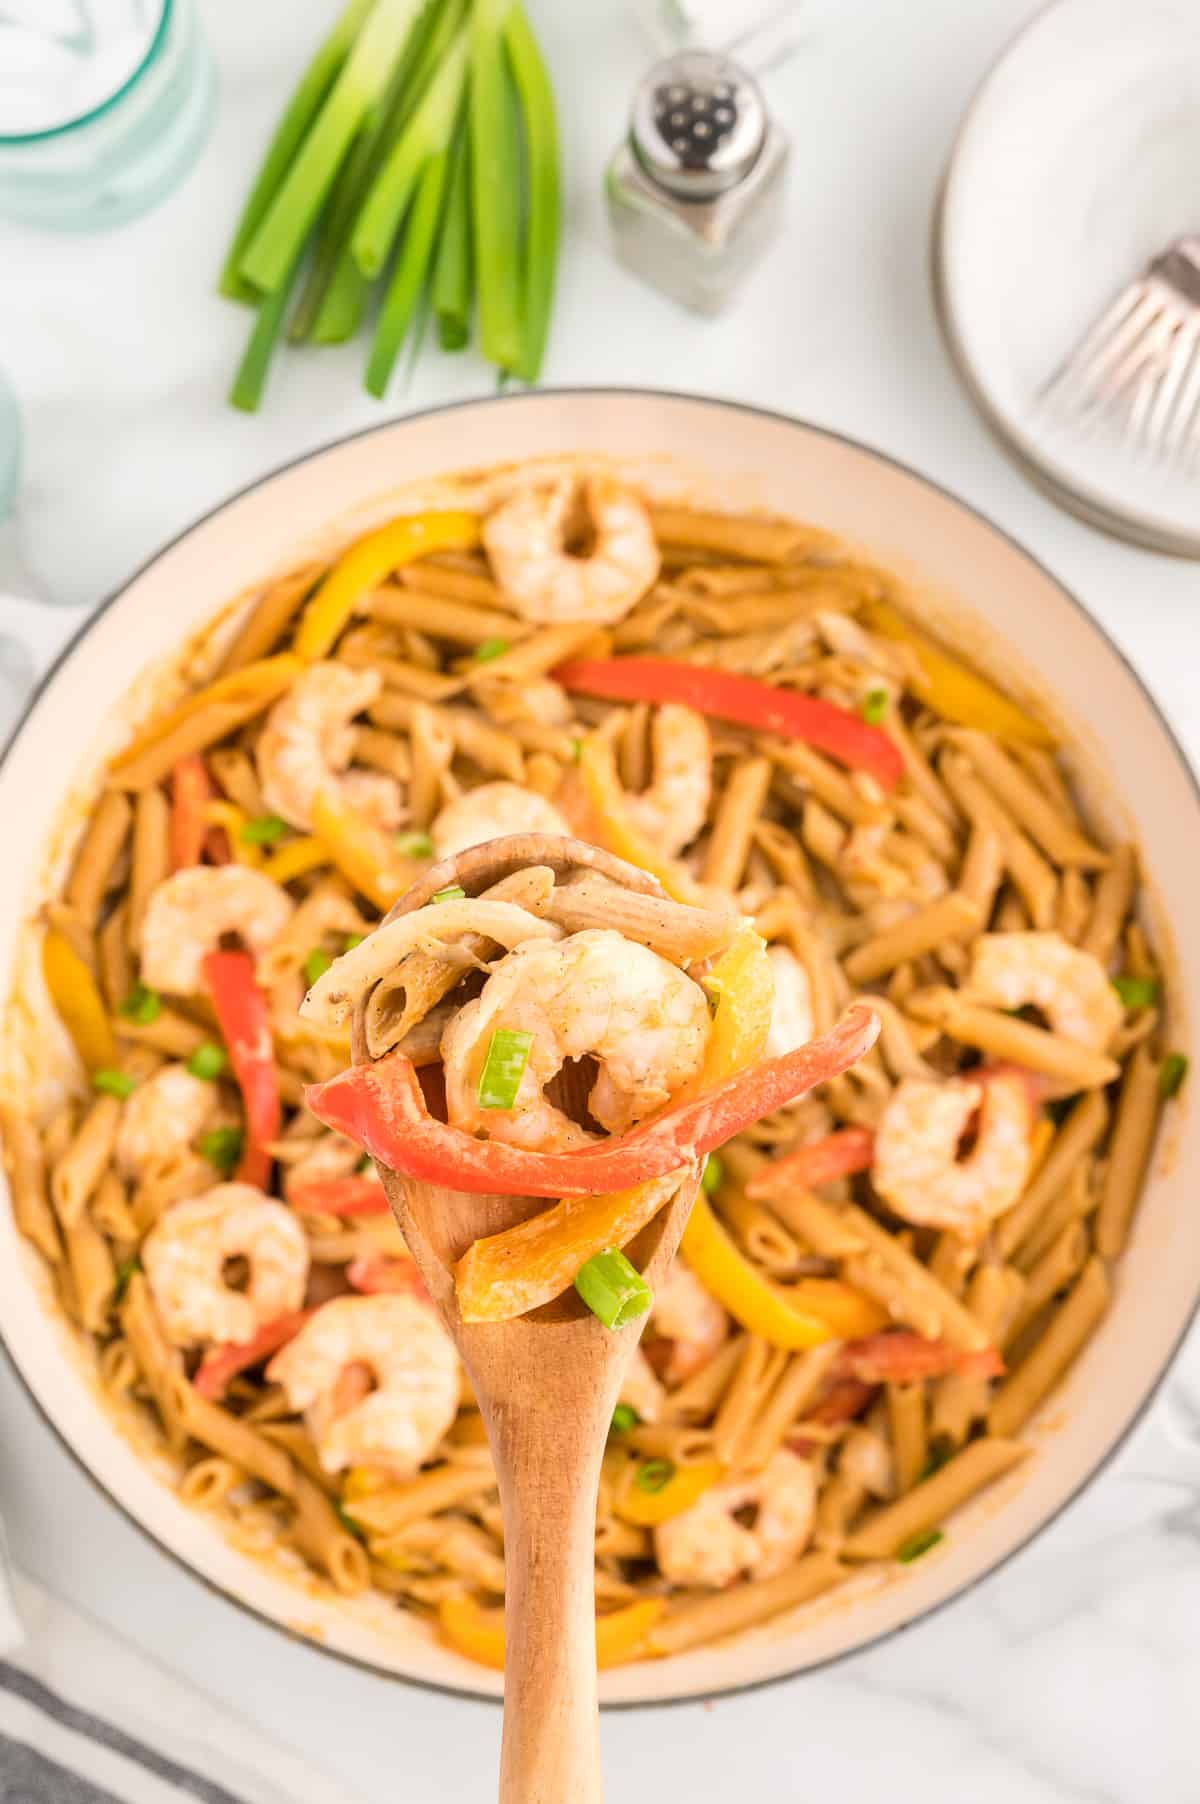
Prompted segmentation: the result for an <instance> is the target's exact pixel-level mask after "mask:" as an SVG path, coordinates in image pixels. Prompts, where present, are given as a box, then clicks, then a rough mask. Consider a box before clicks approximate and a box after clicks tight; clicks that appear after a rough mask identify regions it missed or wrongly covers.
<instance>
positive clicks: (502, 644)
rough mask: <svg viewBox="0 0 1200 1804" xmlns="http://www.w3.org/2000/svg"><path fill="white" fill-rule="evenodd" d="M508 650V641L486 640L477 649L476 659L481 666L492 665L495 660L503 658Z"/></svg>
mask: <svg viewBox="0 0 1200 1804" xmlns="http://www.w3.org/2000/svg"><path fill="white" fill-rule="evenodd" d="M508 650H509V641H508V640H507V639H485V640H484V642H483V644H482V645H477V646H476V647H475V658H476V661H477V662H478V663H480V664H490V663H491V661H492V659H493V658H502V657H503V656H504V654H505V652H506V651H508Z"/></svg>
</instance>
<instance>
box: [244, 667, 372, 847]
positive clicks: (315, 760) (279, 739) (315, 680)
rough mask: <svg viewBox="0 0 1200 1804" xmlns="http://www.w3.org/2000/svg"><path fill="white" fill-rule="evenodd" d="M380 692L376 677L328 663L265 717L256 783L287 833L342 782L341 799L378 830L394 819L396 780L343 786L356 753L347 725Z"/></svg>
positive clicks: (368, 779) (360, 776)
mask: <svg viewBox="0 0 1200 1804" xmlns="http://www.w3.org/2000/svg"><path fill="white" fill-rule="evenodd" d="M382 687H383V679H382V678H381V677H380V675H379V672H378V671H377V670H369V669H366V670H352V669H350V667H349V666H348V665H346V664H337V663H334V662H332V661H331V662H328V663H324V664H312V665H310V666H309V668H308V669H307V670H306V671H305V672H304V674H303V675H302V676H300V677H298V678H297V679H296V681H295V682H294V683H293V684H292V687H291V688H290V689H289V690H288V691H287V693H286V694H285V695H284V696H283V697H282V699H281V700H280V701H277V702H276V703H275V706H274V707H273V708H272V709H271V712H270V713H269V714H268V715H267V719H266V724H265V725H264V727H263V730H262V732H261V733H260V734H259V738H258V751H257V758H258V780H259V784H260V785H261V787H262V792H263V800H264V801H265V802H266V804H267V807H268V808H270V809H271V810H272V812H273V813H275V814H278V815H281V816H282V818H283V819H284V820H285V821H287V822H288V823H289V825H290V826H293V827H300V828H302V829H304V830H305V831H307V830H308V828H310V827H311V826H312V810H313V802H314V801H315V800H316V797H317V795H318V793H319V792H320V791H321V790H326V789H331V788H332V789H341V788H343V784H344V782H345V783H347V784H348V787H347V788H346V789H345V794H346V797H347V800H353V801H354V803H355V805H356V806H357V807H359V808H360V809H362V810H363V812H366V813H369V814H370V815H371V817H372V818H373V819H375V820H377V821H378V824H379V825H380V826H388V825H392V826H394V825H395V824H396V822H397V821H398V820H399V818H400V805H399V801H400V798H399V790H398V788H397V785H396V782H395V780H394V778H392V777H387V776H382V775H381V774H380V773H378V772H370V771H360V772H356V773H354V774H353V775H352V776H351V777H350V778H349V779H343V778H342V775H341V773H342V772H343V771H344V770H345V769H346V766H347V765H348V764H349V762H350V758H351V755H352V752H353V749H354V728H353V726H352V725H351V722H352V721H353V719H354V716H355V715H356V714H361V713H362V711H363V709H364V708H366V707H368V706H369V705H370V703H371V702H373V701H374V700H375V698H376V696H377V695H378V694H379V691H380V689H381V688H382Z"/></svg>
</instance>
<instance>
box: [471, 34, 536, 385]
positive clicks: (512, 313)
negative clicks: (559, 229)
mask: <svg viewBox="0 0 1200 1804" xmlns="http://www.w3.org/2000/svg"><path fill="white" fill-rule="evenodd" d="M511 10H512V0H475V5H474V8H473V9H472V13H471V86H470V116H471V225H472V230H473V235H474V244H475V281H476V285H477V287H478V290H479V341H480V347H481V349H482V351H483V354H484V356H485V357H486V358H487V359H488V361H489V363H494V364H495V365H496V367H497V368H498V369H500V370H515V369H519V368H520V367H521V364H522V362H523V357H522V352H523V348H524V347H523V343H522V333H521V267H520V246H521V242H522V237H521V213H520V202H521V188H522V183H521V166H520V157H519V154H518V136H517V134H518V122H517V105H516V95H515V93H514V91H513V82H512V76H511V74H510V72H509V67H508V57H507V54H506V52H505V47H504V28H505V25H506V23H507V21H508V15H509V13H510V12H511Z"/></svg>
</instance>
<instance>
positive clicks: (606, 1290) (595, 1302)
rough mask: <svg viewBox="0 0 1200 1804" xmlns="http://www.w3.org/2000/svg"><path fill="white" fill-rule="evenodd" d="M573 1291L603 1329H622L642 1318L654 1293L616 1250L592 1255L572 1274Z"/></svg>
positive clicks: (606, 1249) (614, 1248)
mask: <svg viewBox="0 0 1200 1804" xmlns="http://www.w3.org/2000/svg"><path fill="white" fill-rule="evenodd" d="M575 1288H576V1290H577V1291H578V1292H579V1294H580V1296H581V1297H582V1298H583V1300H584V1302H585V1303H586V1304H587V1306H588V1308H589V1309H590V1310H591V1312H592V1314H593V1315H594V1316H597V1317H598V1318H599V1320H600V1321H602V1322H603V1323H604V1326H605V1327H606V1328H623V1327H624V1326H625V1324H626V1322H632V1321H636V1319H637V1317H638V1316H639V1315H645V1313H646V1311H647V1309H649V1307H650V1305H651V1303H652V1302H653V1301H654V1292H653V1291H652V1290H651V1288H650V1286H649V1285H648V1284H647V1283H646V1280H645V1279H644V1278H643V1277H642V1274H641V1273H640V1272H639V1271H637V1270H636V1269H635V1268H634V1267H633V1266H632V1265H630V1263H629V1261H628V1259H626V1257H625V1255H624V1253H622V1252H619V1251H618V1250H617V1248H616V1247H606V1248H605V1250H604V1251H603V1252H602V1253H594V1254H593V1255H592V1257H591V1258H590V1259H589V1260H588V1262H587V1264H586V1265H581V1266H580V1268H579V1270H578V1271H577V1272H576V1274H575Z"/></svg>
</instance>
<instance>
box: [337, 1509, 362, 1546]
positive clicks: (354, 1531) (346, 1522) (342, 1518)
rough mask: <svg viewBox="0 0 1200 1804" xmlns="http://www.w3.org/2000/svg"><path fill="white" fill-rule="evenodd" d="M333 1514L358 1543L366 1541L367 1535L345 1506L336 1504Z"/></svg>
mask: <svg viewBox="0 0 1200 1804" xmlns="http://www.w3.org/2000/svg"><path fill="white" fill-rule="evenodd" d="M333 1513H334V1515H335V1516H336V1517H337V1519H338V1521H339V1522H340V1523H341V1525H342V1527H343V1528H344V1529H345V1531H346V1533H347V1534H348V1535H353V1536H354V1539H355V1540H356V1541H365V1540H366V1538H367V1537H366V1535H365V1534H364V1533H363V1531H362V1529H361V1528H360V1527H359V1526H358V1523H357V1522H356V1521H355V1520H354V1517H353V1516H352V1515H351V1514H350V1512H349V1510H347V1508H346V1506H345V1505H344V1504H341V1503H335V1504H334V1506H333Z"/></svg>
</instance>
